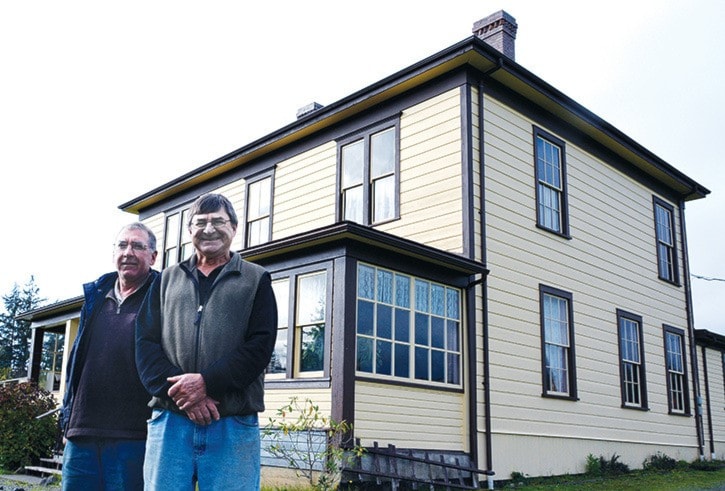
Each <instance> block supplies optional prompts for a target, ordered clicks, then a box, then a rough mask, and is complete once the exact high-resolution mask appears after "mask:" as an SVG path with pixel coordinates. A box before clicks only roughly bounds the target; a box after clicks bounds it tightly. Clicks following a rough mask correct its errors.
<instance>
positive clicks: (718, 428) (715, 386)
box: [697, 346, 725, 460]
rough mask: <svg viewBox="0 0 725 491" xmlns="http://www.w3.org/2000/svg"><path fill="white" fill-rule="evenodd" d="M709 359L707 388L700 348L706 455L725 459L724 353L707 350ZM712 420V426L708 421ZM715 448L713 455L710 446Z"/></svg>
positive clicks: (700, 349)
mask: <svg viewBox="0 0 725 491" xmlns="http://www.w3.org/2000/svg"><path fill="white" fill-rule="evenodd" d="M704 351H705V356H706V357H707V386H705V368H704V365H705V364H704V363H703V356H702V353H703V348H702V347H701V346H698V348H697V355H698V371H699V373H700V388H701V391H702V399H703V426H704V432H705V434H704V436H705V455H706V456H708V457H711V458H717V459H721V460H722V459H725V374H724V373H723V360H722V355H723V353H722V351H720V350H717V349H713V348H705V349H704ZM706 396H709V399H710V405H709V408H708V406H707V399H706ZM708 409H709V417H710V418H711V419H712V425H710V422H709V421H708ZM711 437H712V444H713V446H714V450H713V452H712V453H713V455H711V451H710V444H711Z"/></svg>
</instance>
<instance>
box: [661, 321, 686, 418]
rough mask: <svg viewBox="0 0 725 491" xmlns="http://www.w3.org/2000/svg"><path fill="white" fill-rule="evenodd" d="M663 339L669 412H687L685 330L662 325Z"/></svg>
mask: <svg viewBox="0 0 725 491" xmlns="http://www.w3.org/2000/svg"><path fill="white" fill-rule="evenodd" d="M664 339H665V365H666V368H667V395H668V397H667V400H668V403H669V409H670V412H671V413H675V414H689V412H690V401H689V399H688V397H687V392H688V387H687V369H686V357H685V332H684V331H683V330H682V329H677V328H675V327H670V326H664Z"/></svg>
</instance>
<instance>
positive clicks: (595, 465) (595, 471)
mask: <svg viewBox="0 0 725 491" xmlns="http://www.w3.org/2000/svg"><path fill="white" fill-rule="evenodd" d="M586 473H587V474H591V475H593V476H598V475H599V474H601V473H602V466H601V465H600V464H599V459H598V458H597V457H595V456H594V455H592V454H589V455H587V464H586Z"/></svg>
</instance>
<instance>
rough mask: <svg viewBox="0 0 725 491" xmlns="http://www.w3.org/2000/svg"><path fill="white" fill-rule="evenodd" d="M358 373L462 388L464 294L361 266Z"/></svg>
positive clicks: (426, 281)
mask: <svg viewBox="0 0 725 491" xmlns="http://www.w3.org/2000/svg"><path fill="white" fill-rule="evenodd" d="M356 332H357V371H358V373H368V374H375V375H376V376H381V377H391V378H398V379H406V380H408V381H410V380H413V381H418V382H425V383H431V382H432V383H441V384H448V385H455V386H460V384H461V292H460V290H459V289H457V288H451V287H449V286H446V285H442V284H439V283H435V282H431V281H428V280H424V279H421V278H416V277H413V276H410V275H405V274H400V273H397V272H394V271H391V270H388V269H383V268H377V267H374V266H369V265H365V264H359V265H358V276H357V321H356Z"/></svg>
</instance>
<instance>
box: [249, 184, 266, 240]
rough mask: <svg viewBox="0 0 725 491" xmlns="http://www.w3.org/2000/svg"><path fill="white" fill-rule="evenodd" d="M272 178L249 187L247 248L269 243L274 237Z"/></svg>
mask: <svg viewBox="0 0 725 491" xmlns="http://www.w3.org/2000/svg"><path fill="white" fill-rule="evenodd" d="M271 216H272V177H271V176H267V177H264V178H262V179H258V180H256V181H252V182H250V183H249V184H248V185H247V227H246V246H247V247H252V246H255V245H259V244H264V243H265V242H269V240H270V237H271V235H272V230H271V229H272V220H271Z"/></svg>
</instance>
